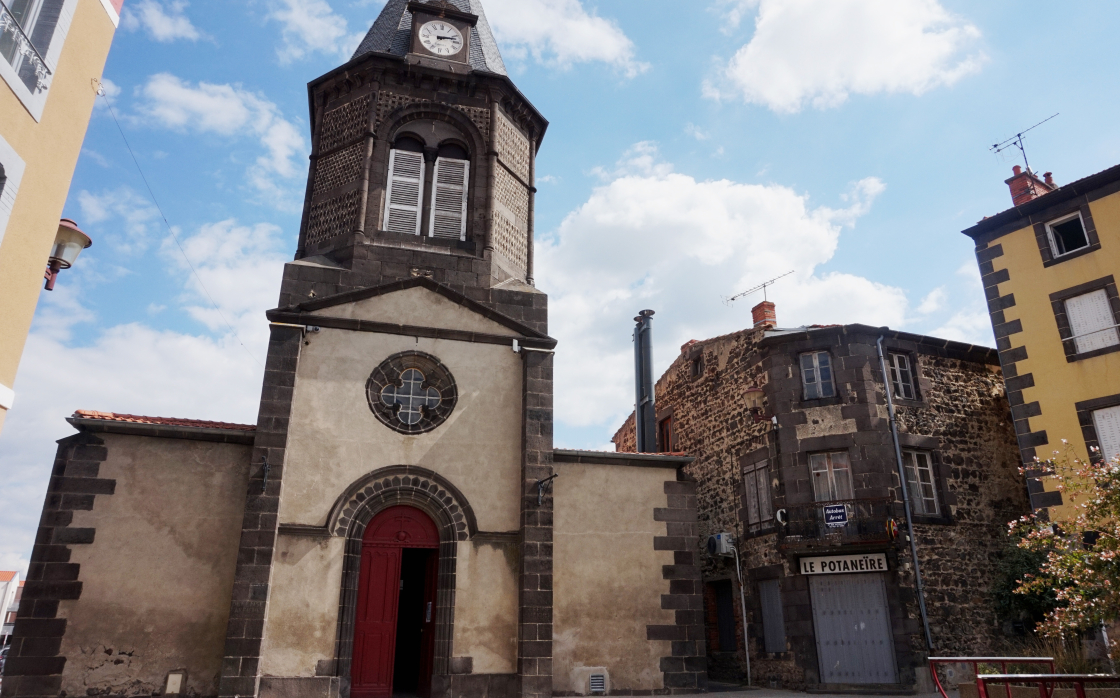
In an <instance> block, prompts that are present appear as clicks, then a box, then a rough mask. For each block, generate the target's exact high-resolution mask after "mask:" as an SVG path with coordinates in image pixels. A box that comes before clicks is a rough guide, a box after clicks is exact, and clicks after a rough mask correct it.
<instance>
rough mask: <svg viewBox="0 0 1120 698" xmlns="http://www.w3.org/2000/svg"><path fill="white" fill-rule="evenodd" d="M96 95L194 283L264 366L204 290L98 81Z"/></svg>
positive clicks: (212, 298) (258, 362) (245, 347)
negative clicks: (118, 133) (101, 102)
mask: <svg viewBox="0 0 1120 698" xmlns="http://www.w3.org/2000/svg"><path fill="white" fill-rule="evenodd" d="M97 95H98V96H99V97H101V98H102V99H104V100H105V106H107V107H108V108H109V114H111V115H112V117H113V123H115V124H116V125H117V131H119V132H120V134H121V140H123V141H124V147H125V148H126V149H128V154H129V155H130V156H131V157H132V163H133V164H134V165H136V171H137V172H139V173H140V179H141V180H143V182H144V186H145V187H146V188H147V190H148V196H149V197H150V198H151V200H152V204H153V205H154V206H155V207H156V210H157V211H159V215H160V218H161V219H162V220H163V224H164V225H165V226H167V232H168V233H170V235H171V239H172V240H174V241H175V246H176V247H178V248H179V254H181V255H183V261H185V262H186V263H187V266H188V267H190V270H191V274H193V275H194V278H195V281H197V282H198V285H199V287H200V288H202V292H203V293H205V294H206V298H207V299H209V300H210V304H211V305H212V306H214V310H216V311H217V312H218V316H219V317H220V318H222V322H224V323H225V324H226V327H228V328H229V331H230V332H232V333H233V337H234V339H236V340H237V343H238V344H239V345H241V348H242V349H244V350H245V353H246V354H248V355H249V358H251V359H252V360H253V361H255V362H256V363H257V364H258V365H259V366H262V367H263V366H264V364H262V363H261V362H260V359H258V358H257V357H256V355H254V354H253V352H251V351H249V347H247V346H245V342H243V341H241V335H240V334H238V333H237V329H236V328H234V326H233V325H232V324H231V323H230V321H229V320H228V319H226V316H225V313H223V312H222V309H221V308H220V307H219V306H218V303H217V301H215V300H214V296H213V295H211V293H210V289H208V288H206V284H205V283H204V282H203V281H202V277H201V276H199V274H198V270H197V269H196V268H195V266H194V264H193V263H192V262H191V259H190V257H188V256H187V251H186V250H185V249H183V244H182V243H181V242H179V236H178V235H176V234H175V229H174V228H172V227H171V222H170V221H168V220H167V215H166V214H165V213H164V212H163V207H161V206H160V205H159V200H158V199H157V198H156V194H155V192H154V191H152V185H151V184H149V183H148V178H147V176H145V174H144V168H142V167H140V161H139V160H138V159H137V158H136V153H135V152H133V150H132V146H131V145H130V144H129V142H128V136H126V135H125V134H124V129H123V128H122V127H121V122H120V120H119V119H117V113H116V112H115V111H114V110H113V103H112V102H111V101H110V100H109V97H108V95H106V94H105V86H104V85H103V84H102V83H101V82H100V81H97Z"/></svg>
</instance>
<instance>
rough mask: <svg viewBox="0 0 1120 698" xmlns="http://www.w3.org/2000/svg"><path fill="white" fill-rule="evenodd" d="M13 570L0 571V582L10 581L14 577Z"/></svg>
mask: <svg viewBox="0 0 1120 698" xmlns="http://www.w3.org/2000/svg"><path fill="white" fill-rule="evenodd" d="M15 576H16V573H15V572H0V582H10V581H12V577H15Z"/></svg>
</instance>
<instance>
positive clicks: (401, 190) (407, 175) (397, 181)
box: [385, 137, 425, 235]
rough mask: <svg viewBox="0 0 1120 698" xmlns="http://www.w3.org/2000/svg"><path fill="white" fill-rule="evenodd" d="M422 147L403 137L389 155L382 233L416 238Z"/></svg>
mask: <svg viewBox="0 0 1120 698" xmlns="http://www.w3.org/2000/svg"><path fill="white" fill-rule="evenodd" d="M424 164H425V163H424V145H423V144H422V143H420V142H419V141H417V140H416V139H414V138H409V137H404V138H400V139H398V140H397V142H396V143H394V144H393V149H392V150H390V151H389V184H388V187H387V191H386V192H385V230H388V231H389V232H391V233H402V234H404V235H419V234H420V218H421V214H422V210H421V208H422V202H423V196H424Z"/></svg>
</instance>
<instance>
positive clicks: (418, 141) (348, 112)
mask: <svg viewBox="0 0 1120 698" xmlns="http://www.w3.org/2000/svg"><path fill="white" fill-rule="evenodd" d="M308 89H309V93H310V99H311V122H312V127H311V128H312V143H313V147H312V155H311V160H312V165H311V171H310V173H309V177H308V186H307V198H306V200H305V204H304V215H303V222H302V226H301V231H300V241H299V249H298V250H297V253H296V259H297V260H300V259H307V260H309V261H310V260H311V259H312V258H313V259H314V263H316V264H323V265H327V266H337V267H339V268H341V269H344V270H346V271H347V272H349V273H348V274H346V277H347V281H348V282H349V283H348V284H347V285H348V286H349V288H355V287H358V288H360V287H370V286H376V285H379V284H383V283H388V282H392V281H398V280H401V279H405V278H411V277H415V276H423V277H426V278H430V279H432V280H433V281H436V282H437V283H440V284H443V285H447V286H451V287H452V288H455V289H457V290H461V291H463V292H467V291H469V290H471V289H490V288H494V287H495V286H498V285H499V284H505V285H507V286H508V284H511V283H512V284H520V285H521V286H523V287H525V288H531V286H532V284H533V197H534V193H535V191H536V189H535V187H534V178H535V160H536V153H537V149H538V148H539V146H540V142H541V139H542V137H543V136H544V132H545V130H546V128H547V126H548V122H547V121H546V120H545V119H544V117H542V116H541V115H540V113H539V112H537V110H536V109H535V108H534V107H533V106H532V104H530V103H529V101H528V100H527V99H525V97H524V96H523V95H522V94H521V92H520V91H519V90H518V89H517V87H516V86H515V85H514V84H513V82H512V81H511V80H510V78H509V77H508V75H507V74H506V70H505V65H504V63H503V62H502V57H501V54H500V53H499V51H498V46H497V43H496V42H495V40H494V36H493V33H492V32H491V30H490V25H489V23H488V22H487V20H486V15H485V12H484V11H483V8H482V5H481V3H480V2H479V0H388V2H387V3H386V5H385V7H384V9H383V10H382V12H381V15H380V16H379V17H378V18H377V21H376V22H374V24H373V27H372V28H371V29H370V30H369V33H368V34H367V35H366V37H365V39H364V40H363V41H362V43H361V45H359V47H358V49H357V51H355V53H354V57H353V58H352V59H351V60H350V62H348V63H347V64H345V65H343V66H341V67H339V68H337V69H336V70H334V71H332V72H330V73H328V74H326V75H324V76H323V77H321V78H319V79H317V80H315V81H313V82H312V83H311V84H310V85H308ZM289 287H291V288H289ZM342 290H349V289H345V288H344V289H342ZM323 291H324V292H330V289H323ZM306 292H310V291H304V289H303V288H302V287H300V288H296V287H295V286H294V285H292V284H288V283H287V282H286V283H285V288H284V290H283V291H282V294H285V295H286V296H287V297H286V298H282V299H281V300H282V301H284V300H287V301H291V302H296V303H298V302H301V301H303V300H305V299H304V298H301V297H300V295H301V294H303V293H306ZM317 293H318V292H317ZM319 295H321V293H320V294H319Z"/></svg>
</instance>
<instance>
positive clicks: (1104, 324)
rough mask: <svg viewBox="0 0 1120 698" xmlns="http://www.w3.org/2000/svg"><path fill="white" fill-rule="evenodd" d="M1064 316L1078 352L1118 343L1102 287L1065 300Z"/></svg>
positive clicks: (1110, 311)
mask: <svg viewBox="0 0 1120 698" xmlns="http://www.w3.org/2000/svg"><path fill="white" fill-rule="evenodd" d="M1066 317H1068V318H1069V326H1070V330H1072V331H1073V338H1074V339H1073V342H1074V344H1075V345H1076V346H1077V353H1078V354H1084V353H1086V352H1089V351H1093V350H1095V349H1104V348H1105V347H1111V346H1114V345H1116V344H1120V336H1118V335H1117V333H1116V320H1115V319H1114V317H1113V315H1112V306H1111V305H1109V302H1108V294H1107V293H1106V292H1105V290H1104V289H1101V290H1099V291H1093V292H1092V293H1086V294H1084V295H1081V296H1075V297H1073V298H1070V299H1069V300H1067V301H1066Z"/></svg>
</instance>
